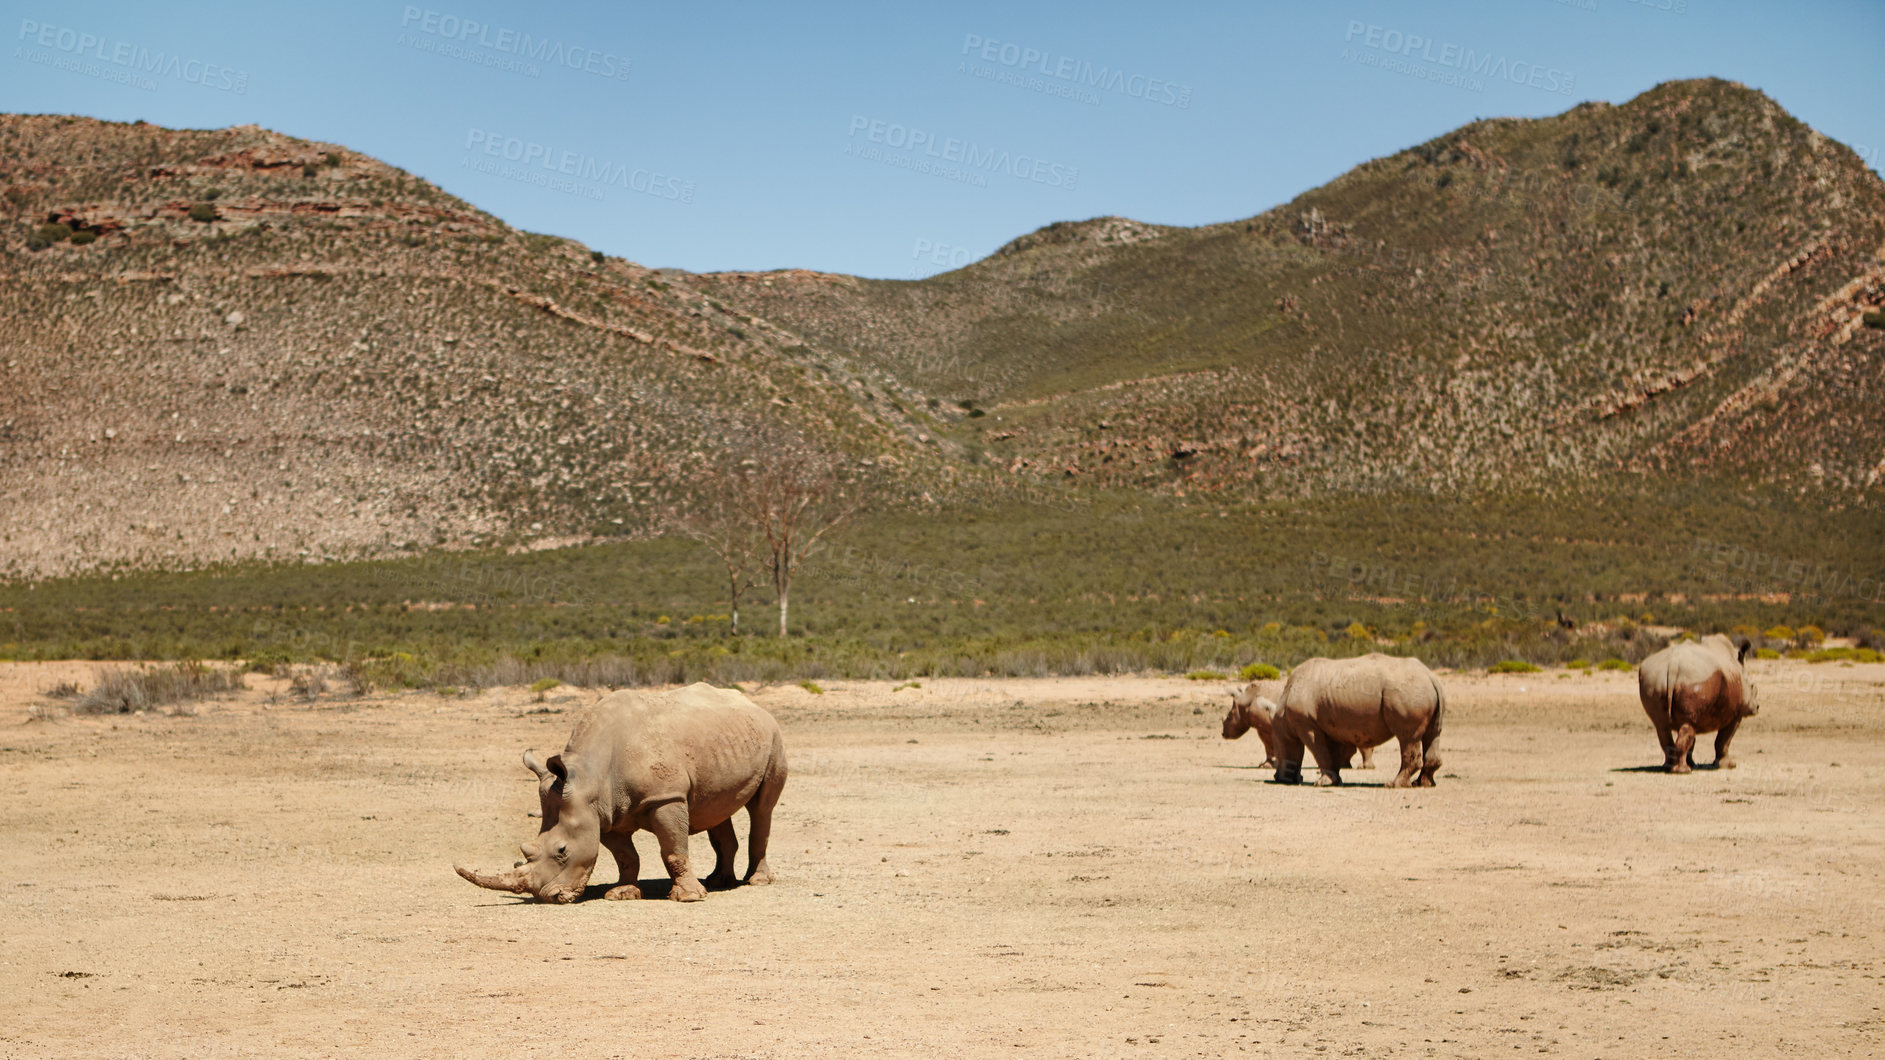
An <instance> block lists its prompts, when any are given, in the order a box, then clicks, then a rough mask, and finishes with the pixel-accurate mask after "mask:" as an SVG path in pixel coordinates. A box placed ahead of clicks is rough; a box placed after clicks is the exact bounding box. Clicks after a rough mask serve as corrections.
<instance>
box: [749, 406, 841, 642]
mask: <svg viewBox="0 0 1885 1060" xmlns="http://www.w3.org/2000/svg"><path fill="white" fill-rule="evenodd" d="M735 484H736V488H735V489H734V491H733V495H734V497H735V498H736V502H737V504H738V506H739V508H740V510H741V511H742V512H744V513H745V515H746V517H747V520H748V522H749V523H750V524H751V525H752V526H753V527H754V528H755V529H756V530H757V531H758V532H759V534H760V535H761V536H762V537H763V538H764V542H765V553H764V558H765V563H766V567H767V569H768V570H769V571H770V572H771V574H772V587H773V590H774V591H775V592H777V593H778V594H779V636H781V637H783V636H785V635H786V615H787V608H788V606H789V601H790V598H791V594H792V573H793V571H794V570H796V569H797V567H798V565H799V564H800V563H801V562H802V561H803V560H805V559H806V557H808V556H811V555H812V554H813V553H814V552H815V551H816V550H817V547H818V544H819V542H820V541H821V540H822V539H823V538H824V536H825V535H826V534H828V533H830V532H831V531H832V530H834V529H836V528H837V527H839V526H840V525H842V524H843V523H844V522H845V520H847V519H849V518H851V516H853V515H855V514H856V513H857V511H858V509H859V508H861V507H862V506H863V484H862V482H860V481H859V480H857V479H856V478H854V477H852V476H848V475H846V474H845V472H844V468H843V465H842V464H841V463H839V461H838V460H837V459H836V458H834V457H831V456H828V455H826V454H824V453H822V452H818V451H816V450H813V449H810V448H808V447H806V446H804V445H802V444H793V443H777V442H773V443H772V444H768V445H767V446H766V448H765V451H764V454H763V455H762V456H760V457H758V458H756V459H753V460H748V461H744V462H742V464H741V465H740V470H739V472H738V473H737V475H736V483H735Z"/></svg>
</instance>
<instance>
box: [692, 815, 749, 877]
mask: <svg viewBox="0 0 1885 1060" xmlns="http://www.w3.org/2000/svg"><path fill="white" fill-rule="evenodd" d="M707 840H708V842H711V843H712V844H713V871H712V872H710V873H708V874H707V878H706V879H705V880H702V881H701V882H702V883H705V884H706V885H707V886H709V887H731V886H733V885H734V884H735V883H738V882H739V877H738V876H736V875H734V873H733V855H735V854H737V853H739V851H740V837H739V836H737V835H735V834H734V833H733V818H731V817H729V818H727V819H726V820H724V821H721V822H720V823H719V824H717V825H714V826H713V827H712V828H709V829H707Z"/></svg>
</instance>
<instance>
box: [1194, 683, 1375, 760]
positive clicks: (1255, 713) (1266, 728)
mask: <svg viewBox="0 0 1885 1060" xmlns="http://www.w3.org/2000/svg"><path fill="white" fill-rule="evenodd" d="M1257 684H1258V682H1256V681H1252V682H1250V683H1249V684H1247V685H1245V686H1244V687H1242V688H1233V689H1231V694H1230V713H1228V714H1226V715H1224V738H1225V739H1226V740H1236V739H1240V738H1241V737H1242V736H1243V734H1244V733H1247V732H1249V731H1250V730H1251V729H1255V730H1257V738H1258V739H1260V740H1262V741H1263V761H1261V762H1259V763H1257V768H1258V769H1262V768H1263V767H1264V766H1274V765H1276V735H1275V725H1276V704H1275V703H1274V702H1273V701H1271V700H1270V699H1269V698H1267V697H1265V696H1263V695H1260V694H1258V692H1257ZM1357 750H1359V751H1361V765H1360V766H1358V767H1357V768H1359V769H1373V768H1374V748H1373V747H1372V746H1369V747H1361V748H1357ZM1353 761H1354V759H1353V758H1352V757H1351V758H1346V759H1344V760H1343V761H1342V768H1344V769H1346V768H1348V766H1349V765H1350V764H1351V763H1353Z"/></svg>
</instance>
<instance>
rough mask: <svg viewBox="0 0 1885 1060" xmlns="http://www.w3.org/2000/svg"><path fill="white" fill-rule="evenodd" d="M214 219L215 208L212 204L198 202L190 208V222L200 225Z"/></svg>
mask: <svg viewBox="0 0 1885 1060" xmlns="http://www.w3.org/2000/svg"><path fill="white" fill-rule="evenodd" d="M215 219H216V206H215V204H214V203H207V202H199V203H196V204H194V205H192V206H191V207H190V220H192V221H196V222H198V223H200V224H208V223H209V222H211V221H214V220H215Z"/></svg>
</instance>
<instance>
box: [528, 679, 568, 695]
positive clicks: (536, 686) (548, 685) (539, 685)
mask: <svg viewBox="0 0 1885 1060" xmlns="http://www.w3.org/2000/svg"><path fill="white" fill-rule="evenodd" d="M562 683H563V681H562V679H561V678H557V677H544V678H539V679H538V680H535V681H532V682H530V690H531V691H532V692H536V693H538V694H542V693H544V692H548V691H549V690H550V689H552V688H556V687H558V686H560V685H561V684H562Z"/></svg>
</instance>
